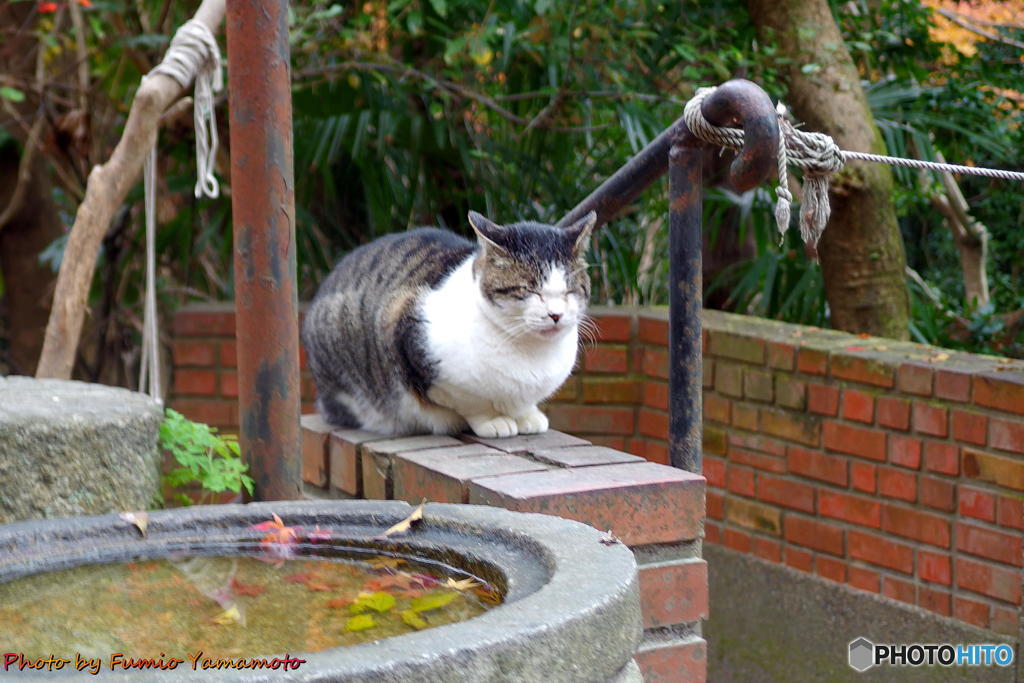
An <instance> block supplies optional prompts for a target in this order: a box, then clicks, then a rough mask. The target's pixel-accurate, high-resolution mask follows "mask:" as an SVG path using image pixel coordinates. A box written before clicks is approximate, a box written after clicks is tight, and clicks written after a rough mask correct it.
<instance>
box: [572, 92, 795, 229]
mask: <svg viewBox="0 0 1024 683" xmlns="http://www.w3.org/2000/svg"><path fill="white" fill-rule="evenodd" d="M701 112H702V113H703V114H704V118H706V119H707V120H708V121H710V122H711V123H713V124H715V125H716V126H741V127H742V128H743V130H744V133H745V134H746V135H745V145H744V148H743V150H742V151H741V152H740V153H739V154H738V155H737V156H735V158H734V160H733V161H732V166H731V167H730V173H729V176H728V179H729V184H730V185H732V187H733V188H734V189H736V190H737V191H740V192H743V191H746V190H749V189H750V188H752V187H754V186H756V185H758V184H759V183H761V182H763V181H764V180H766V179H767V178H769V177H770V176H771V174H772V173H774V172H775V168H776V165H777V160H776V157H777V155H778V144H779V143H778V139H779V124H778V119H777V118H776V115H775V108H774V107H773V106H772V102H771V99H770V98H769V97H768V94H767V93H765V91H764V90H762V89H761V88H760V86H758V85H757V84H756V83H753V82H751V81H747V80H744V79H735V80H732V81H727V82H726V83H723V84H722V85H720V86H719V87H718V89H716V90H715V92H714V93H712V95H711V96H710V97H708V98H707V99H706V100H704V104H703V106H702V107H701ZM686 138H694V140H696V141H697V144H699V146H701V147H702V156H703V164H704V175H705V177H707V178H715V177H718V175H719V170H720V169H721V168H722V164H723V161H728V157H724V158H723V156H722V155H720V154H719V153H718V150H717V149H715V148H712V147H711V146H710V145H708V144H706V143H703V142H701V141H699V140H698V139H697V138H696V137H695V136H694V135H693V134H692V133H691V132H690V130H689V129H688V128H687V127H686V123H684V122H683V119H682V117H680V118H678V119H677V120H676V121H674V122H672V124H671V125H669V126H668V128H666V129H665V130H664V131H663V132H662V133H661V134H660V135H658V137H656V138H655V139H654V140H652V141H651V142H650V143H648V144H647V146H646V147H644V148H643V149H642V150H640V151H639V152H638V153H637V154H636V155H635V156H634V157H633V158H632V159H630V160H629V161H627V162H626V163H625V164H623V165H622V167H621V168H620V169H619V170H618V171H616V172H615V173H614V174H613V175H612V176H611V177H609V178H608V179H607V180H605V181H604V182H603V183H601V186H600V187H598V188H597V189H596V190H594V191H593V192H591V193H590V195H589V196H587V197H586V199H584V200H583V201H581V202H580V203H579V204H577V205H576V206H575V207H574V208H573V209H572V210H571V211H570V212H569V213H567V214H566V215H565V216H564V217H563V218H562V220H560V221H559V222H558V225H561V226H566V225H571V224H572V223H574V222H575V221H577V220H579V219H580V218H582V217H583V216H585V215H587V214H588V213H590V212H591V211H596V212H597V224H598V225H604V224H605V223H607V222H608V221H610V220H612V219H613V218H615V217H616V216H617V215H618V214H619V213H621V212H622V211H623V210H624V209H625V208H626V207H627V206H629V204H631V203H632V202H633V200H634V199H636V198H637V196H639V194H640V193H641V192H643V191H644V190H645V189H646V188H647V187H649V186H650V185H652V184H654V182H655V181H656V180H658V178H660V177H661V176H662V175H664V174H665V173H666V172H667V171H668V163H667V162H668V153H669V149H670V148H671V147H672V144H673V143H674V142H677V141H681V140H683V139H686Z"/></svg>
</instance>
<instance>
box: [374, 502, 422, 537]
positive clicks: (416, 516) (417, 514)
mask: <svg viewBox="0 0 1024 683" xmlns="http://www.w3.org/2000/svg"><path fill="white" fill-rule="evenodd" d="M426 502H427V499H426V498H424V499H423V502H422V503H420V504H419V505H418V506H417V507H416V509H415V510H413V511H412V514H410V515H409V516H408V517H406V518H405V519H403V520H402V521H401V522H399V523H398V524H396V525H394V526H393V527H391V528H390V529H388V530H387V531H385V532H384V533H382V534H381V535H380V536H378V537H377V538H387V537H388V536H394V535H396V534H404V533H406V532H407V531H409V530H410V529H412V528H413V526H415V525H416V524H417V523H418V522H421V521H423V505H424V504H425V503H426Z"/></svg>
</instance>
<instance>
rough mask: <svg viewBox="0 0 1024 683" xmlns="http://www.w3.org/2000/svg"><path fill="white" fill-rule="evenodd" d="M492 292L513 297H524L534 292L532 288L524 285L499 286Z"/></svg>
mask: <svg viewBox="0 0 1024 683" xmlns="http://www.w3.org/2000/svg"><path fill="white" fill-rule="evenodd" d="M494 293H495V294H496V295H498V296H509V297H512V298H514V299H525V298H526V297H528V296H530V295H531V294H536V292H534V291H533V290H532V289H527V288H526V287H499V288H498V289H495V290H494Z"/></svg>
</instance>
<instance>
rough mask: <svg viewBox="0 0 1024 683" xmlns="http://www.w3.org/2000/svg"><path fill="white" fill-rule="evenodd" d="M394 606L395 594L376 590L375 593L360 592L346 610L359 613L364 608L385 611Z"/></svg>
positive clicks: (363, 610) (364, 609)
mask: <svg viewBox="0 0 1024 683" xmlns="http://www.w3.org/2000/svg"><path fill="white" fill-rule="evenodd" d="M394 606H395V596H393V595H391V594H390V593H384V592H383V591H377V592H376V593H360V594H359V595H358V596H357V597H356V600H355V602H353V603H352V604H351V605H350V606H349V608H348V610H349V612H351V613H352V614H361V613H362V612H365V611H366V610H371V609H372V610H373V611H374V612H381V613H384V612H387V611H388V610H390V609H391V608H392V607H394Z"/></svg>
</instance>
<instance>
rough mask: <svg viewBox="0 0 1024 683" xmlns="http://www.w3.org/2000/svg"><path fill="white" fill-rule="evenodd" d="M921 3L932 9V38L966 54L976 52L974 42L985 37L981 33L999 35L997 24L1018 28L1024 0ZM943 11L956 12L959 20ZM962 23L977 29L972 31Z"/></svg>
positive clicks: (935, 0)
mask: <svg viewBox="0 0 1024 683" xmlns="http://www.w3.org/2000/svg"><path fill="white" fill-rule="evenodd" d="M923 4H924V5H925V6H926V7H931V8H932V9H933V10H935V12H934V14H933V15H932V26H931V29H930V30H929V33H930V35H931V37H932V40H935V41H936V42H939V43H946V44H947V45H951V46H952V47H953V48H954V49H956V51H957V52H959V53H960V54H962V55H964V56H966V57H971V56H973V55H974V54H976V53H977V52H978V48H977V44H978V43H980V42H984V41H986V40H988V39H987V38H985V36H983V35H981V33H982V32H987V33H992V34H997V35H998V33H999V31H998V29H997V28H996V26H997V25H1006V26H1018V27H1019V26H1021V24H1020V23H1019V22H1020V17H1021V15H1022V13H1024V0H1005V1H1002V0H1001V1H1000V2H993V1H992V0H988V1H982V0H973V1H972V2H963V1H961V2H956V1H955V0H923ZM943 13H946V14H952V15H955V16H956V18H957V19H958V20H959V22H960V23H958V22H957V21H954V20H952V19H950V18H948V17H946V16H943ZM962 24H967V25H968V26H971V27H973V28H975V29H978V30H971V29H970V28H967V26H963V25H962Z"/></svg>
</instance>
